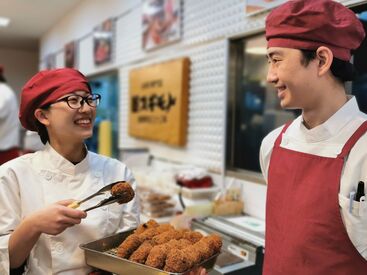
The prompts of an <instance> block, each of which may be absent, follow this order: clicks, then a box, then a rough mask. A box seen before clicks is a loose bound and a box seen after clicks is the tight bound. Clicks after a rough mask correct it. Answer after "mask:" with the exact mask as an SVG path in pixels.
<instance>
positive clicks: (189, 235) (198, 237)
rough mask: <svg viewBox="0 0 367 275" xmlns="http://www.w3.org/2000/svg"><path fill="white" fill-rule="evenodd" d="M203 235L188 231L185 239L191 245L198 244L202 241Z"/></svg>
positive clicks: (184, 236)
mask: <svg viewBox="0 0 367 275" xmlns="http://www.w3.org/2000/svg"><path fill="white" fill-rule="evenodd" d="M202 237H203V235H202V234H201V233H200V232H197V231H187V232H185V233H184V235H183V238H184V239H186V240H189V241H190V242H191V243H193V244H194V243H197V242H198V241H200V240H201V238H202Z"/></svg>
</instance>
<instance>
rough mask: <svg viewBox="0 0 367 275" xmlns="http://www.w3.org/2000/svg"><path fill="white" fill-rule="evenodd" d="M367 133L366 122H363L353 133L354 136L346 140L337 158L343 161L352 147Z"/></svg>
mask: <svg viewBox="0 0 367 275" xmlns="http://www.w3.org/2000/svg"><path fill="white" fill-rule="evenodd" d="M366 132H367V121H365V122H363V123H362V125H361V126H359V128H358V129H357V131H355V132H354V134H353V135H352V136H351V137H350V138H349V139H348V141H347V143H345V145H344V147H343V149H342V151H341V152H340V154H339V155H338V158H342V159H344V158H345V157H346V156H347V155H348V154H349V152H350V150H352V148H353V146H354V145H355V144H356V143H357V141H358V140H359V139H360V137H361V136H363V135H364V134H365V133H366Z"/></svg>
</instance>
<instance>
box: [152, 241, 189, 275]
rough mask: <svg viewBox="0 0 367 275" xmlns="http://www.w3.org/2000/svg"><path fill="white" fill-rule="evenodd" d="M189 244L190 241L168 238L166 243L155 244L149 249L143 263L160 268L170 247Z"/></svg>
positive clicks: (182, 246) (180, 246)
mask: <svg viewBox="0 0 367 275" xmlns="http://www.w3.org/2000/svg"><path fill="white" fill-rule="evenodd" d="M190 244H191V243H190V241H188V240H185V239H180V240H170V241H169V242H168V243H164V244H160V245H156V246H154V247H153V248H152V250H151V251H150V253H149V255H148V257H147V260H146V262H145V264H146V265H149V266H151V267H155V268H159V269H162V268H163V267H164V265H165V261H166V257H167V254H168V252H169V251H170V250H171V249H174V248H177V249H183V248H184V247H187V246H189V245H190Z"/></svg>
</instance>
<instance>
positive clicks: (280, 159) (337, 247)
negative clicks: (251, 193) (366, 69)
mask: <svg viewBox="0 0 367 275" xmlns="http://www.w3.org/2000/svg"><path fill="white" fill-rule="evenodd" d="M288 126H289V124H288V125H286V126H285V127H284V128H283V130H282V132H281V134H280V135H279V136H278V138H277V140H276V141H275V143H274V149H273V152H272V155H271V159H270V165H269V176H268V191H267V202H266V234H265V259H264V268H263V274H264V275H329V274H332V275H352V274H353V275H359V274H360V275H366V274H367V261H366V260H365V259H364V258H363V257H362V256H361V255H360V254H359V252H358V251H357V250H356V248H355V247H354V245H353V244H352V242H351V241H350V239H349V237H348V234H347V231H346V229H345V226H344V224H343V221H342V217H341V214H340V209H339V199H338V194H339V187H340V177H341V172H342V169H343V165H344V160H345V157H347V156H348V154H349V152H350V150H351V149H352V147H353V146H354V144H355V143H356V142H357V141H358V139H359V138H360V137H361V136H362V135H363V134H364V133H365V132H366V131H367V122H364V123H363V124H362V125H361V126H360V127H359V129H358V130H357V131H356V132H355V133H354V134H353V135H352V137H351V138H350V139H349V140H348V141H347V143H346V144H345V145H344V147H343V150H342V152H341V153H340V154H339V155H338V156H337V157H336V158H329V157H320V156H316V155H311V154H306V153H301V152H296V151H292V150H289V149H285V148H281V147H280V144H281V140H282V135H283V133H284V132H285V131H286V129H287V127H288ZM356 184H357V183H356Z"/></svg>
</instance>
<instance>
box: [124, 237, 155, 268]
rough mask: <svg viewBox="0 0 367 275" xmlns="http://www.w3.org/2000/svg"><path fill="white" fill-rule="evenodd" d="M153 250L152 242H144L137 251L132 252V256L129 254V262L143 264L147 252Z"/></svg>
mask: <svg viewBox="0 0 367 275" xmlns="http://www.w3.org/2000/svg"><path fill="white" fill-rule="evenodd" d="M152 248H153V242H152V241H145V242H143V243H142V244H141V245H140V246H139V248H138V249H137V250H135V251H134V253H133V254H131V256H130V258H129V260H130V261H133V262H137V263H140V264H144V263H145V260H146V259H147V257H148V255H149V252H150V251H151V250H152Z"/></svg>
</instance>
